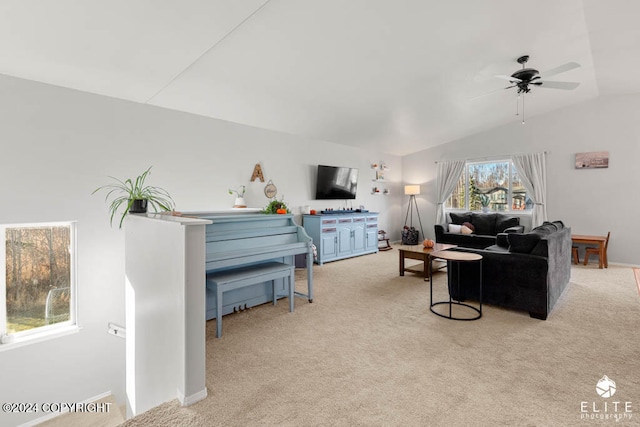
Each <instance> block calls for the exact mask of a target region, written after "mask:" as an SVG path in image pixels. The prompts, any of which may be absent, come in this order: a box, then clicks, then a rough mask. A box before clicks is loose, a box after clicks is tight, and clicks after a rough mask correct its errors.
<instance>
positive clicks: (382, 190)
mask: <svg viewBox="0 0 640 427" xmlns="http://www.w3.org/2000/svg"><path fill="white" fill-rule="evenodd" d="M371 169H373V170H374V171H375V176H374V177H373V179H372V180H371V181H373V182H379V183H387V182H389V181H387V180H386V179H385V173H386V171H388V170H389V167H388V166H387V165H386V164H385V162H382V161H381V162H377V163H371ZM371 194H373V195H378V194H383V195H385V196H387V195H389V188H387V187H386V186H383V187H377V186H376V187H373V188H372V189H371Z"/></svg>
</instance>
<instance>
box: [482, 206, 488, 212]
mask: <svg viewBox="0 0 640 427" xmlns="http://www.w3.org/2000/svg"><path fill="white" fill-rule="evenodd" d="M489 211H490V209H489V206H483V207H482V212H484V213H489Z"/></svg>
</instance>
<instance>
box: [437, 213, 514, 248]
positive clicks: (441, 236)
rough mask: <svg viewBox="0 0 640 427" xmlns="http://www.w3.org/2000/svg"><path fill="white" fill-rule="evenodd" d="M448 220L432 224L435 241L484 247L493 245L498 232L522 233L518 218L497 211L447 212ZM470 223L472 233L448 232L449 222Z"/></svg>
mask: <svg viewBox="0 0 640 427" xmlns="http://www.w3.org/2000/svg"><path fill="white" fill-rule="evenodd" d="M448 215H449V217H450V218H451V221H450V222H447V223H446V224H436V225H435V226H434V228H435V233H436V242H437V243H449V244H452V245H458V246H464V247H465V248H477V249H484V248H486V247H488V246H491V245H495V244H496V241H497V235H498V234H500V233H522V232H524V226H522V225H520V218H518V217H517V216H508V215H505V214H501V213H498V212H490V213H479V212H464V213H456V212H449V214H448ZM464 223H470V224H472V225H473V227H474V229H475V231H474V232H473V234H459V233H451V232H449V224H456V225H462V224H464Z"/></svg>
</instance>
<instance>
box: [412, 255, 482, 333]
mask: <svg viewBox="0 0 640 427" xmlns="http://www.w3.org/2000/svg"><path fill="white" fill-rule="evenodd" d="M431 262H432V258H431V257H429V310H431V312H432V313H433V314H436V315H438V316H440V317H444V318H445V319H450V320H462V321H468V320H477V319H479V318H481V317H482V260H479V264H480V280H479V283H478V285H479V286H478V287H479V288H480V293H479V301H478V304H479V305H478V307H474V306H472V305H469V304H466V303H464V302H462V301H459V300H458V301H456V300H453V298H451V292H449V301H437V302H433V269H432V268H431ZM461 262H478V261H457V260H456V261H452V260H447V271H448V272H449V271H452V270H451V268H452V267H453V266H452V265H451V264H452V263H455V264H457V265H456V268H457V269H458V271H457V273H458V283H457V284H458V296H460V263H461ZM425 268H426V266H425ZM449 285H450V284H449V277H448V273H447V287H448V286H449ZM436 305H448V306H449V315H448V316H447V315H446V314H442V313H438V312H437V311H436V310H434V309H433V307H435V306H436ZM454 305H457V306H461V307H468V308H470V309H472V310H474V311H475V313H474V314H477V315H476V316H474V317H454V316H453V306H454Z"/></svg>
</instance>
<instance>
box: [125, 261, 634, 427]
mask: <svg viewBox="0 0 640 427" xmlns="http://www.w3.org/2000/svg"><path fill="white" fill-rule="evenodd" d="M572 268H573V270H572V280H571V283H570V284H569V285H568V287H567V289H566V291H565V293H564V294H563V296H562V297H561V299H560V301H559V302H558V304H557V305H556V307H555V309H554V310H553V312H552V313H551V314H550V316H549V318H548V319H547V320H546V321H540V320H536V319H531V318H530V317H529V315H528V314H527V313H524V312H517V311H511V310H505V309H500V308H497V307H492V306H485V307H484V313H483V317H482V319H480V320H476V321H473V322H456V321H451V320H447V319H443V318H440V317H438V316H436V315H434V314H433V313H431V312H430V311H429V307H428V301H429V283H428V282H424V281H423V280H422V279H421V278H420V277H418V276H415V275H412V274H410V273H408V275H407V276H405V277H399V276H398V251H397V250H391V251H388V252H381V253H378V254H375V255H367V256H362V257H358V258H354V259H350V260H344V261H338V262H333V263H329V264H325V265H323V266H321V267H320V266H315V267H314V278H315V292H316V295H315V301H314V303H312V304H309V303H308V302H307V301H306V300H303V299H299V298H298V299H296V309H295V312H294V313H289V312H288V304H287V302H286V300H280V302H279V303H278V305H277V306H275V307H274V306H272V305H268V304H267V305H263V306H260V307H256V308H253V309H250V310H247V311H245V312H242V313H237V314H232V315H228V316H225V318H224V331H223V336H222V338H221V339H216V338H215V321H211V322H209V323H208V325H207V339H208V341H207V387H208V391H209V397H207V399H205V400H203V401H201V402H199V403H197V404H195V405H192V406H190V407H180V406H179V405H178V403H177V401H172V402H168V403H165V404H163V405H161V406H159V407H157V408H154V409H152V410H151V411H148V412H146V413H144V414H141V415H139V416H137V417H135V418H133V419H131V420H128V421H127V422H125V423H124V424H123V426H126V427H133V426H336V425H337V426H400V425H402V426H471V425H474V426H476V425H478V426H480V425H481V426H489V425H509V426H513V425H518V426H556V425H557V426H568V425H585V423H586V424H587V425H588V424H589V423H594V422H595V423H599V422H598V421H592V420H589V421H585V420H581V419H580V417H581V402H587V406H588V408H589V410H588V414H591V413H593V404H594V403H595V404H596V409H597V410H600V411H601V412H600V414H602V413H603V412H602V408H601V407H600V406H598V405H602V404H603V402H605V400H606V401H607V402H609V404H610V405H611V406H612V402H614V401H620V402H627V401H628V402H632V406H631V408H632V412H631V413H627V414H626V415H627V418H626V419H622V421H621V422H620V423H618V425H632V424H634V425H640V340H639V339H638V338H639V330H638V327H639V325H640V297H639V296H638V292H637V289H636V285H635V280H634V274H633V271H632V269H631V268H622V267H616V266H610V267H609V268H608V269H604V270H598V269H597V267H596V266H593V267H592V266H587V267H585V266H574V267H572ZM304 277H305V276H304V272H302V271H299V272H297V275H296V278H297V279H296V280H297V281H298V286H300V287H301V288H303V286H302V285H303V284H304V282H305V279H304ZM445 279H446V273H445V272H441V273H438V274H437V275H436V279H435V280H434V282H435V284H434V286H435V287H436V288H437V298H444V297H445V296H446V290H445V288H444V283H445ZM301 282H302V283H301ZM603 375H607V376H608V377H609V378H610V379H612V380H613V381H615V382H616V384H617V393H616V394H615V395H614V397H612V398H609V399H603V398H601V397H600V396H598V395H597V394H596V383H597V382H598V380H599V379H600V378H602V377H603ZM621 410H622V408H621V407H619V412H618V414H619V415H623V412H621ZM612 413H613V412H612V408H609V409H608V412H607V414H609V415H611V414H612ZM629 416H631V419H628V417H629ZM605 421H606V420H605Z"/></svg>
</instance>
